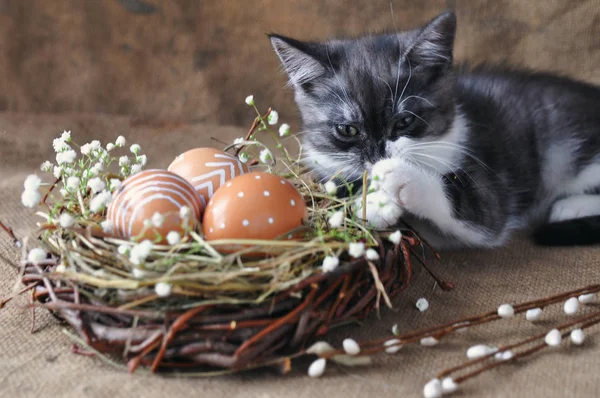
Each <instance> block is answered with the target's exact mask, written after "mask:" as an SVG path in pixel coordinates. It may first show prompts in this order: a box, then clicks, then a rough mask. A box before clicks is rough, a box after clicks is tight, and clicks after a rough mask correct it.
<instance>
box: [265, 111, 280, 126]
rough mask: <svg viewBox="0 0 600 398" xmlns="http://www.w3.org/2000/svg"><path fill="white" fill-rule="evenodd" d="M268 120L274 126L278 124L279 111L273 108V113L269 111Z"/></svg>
mask: <svg viewBox="0 0 600 398" xmlns="http://www.w3.org/2000/svg"><path fill="white" fill-rule="evenodd" d="M267 122H268V123H269V124H270V125H271V126H273V125H275V124H277V122H279V113H278V112H277V111H276V110H275V109H273V110H272V111H271V113H269V116H267Z"/></svg>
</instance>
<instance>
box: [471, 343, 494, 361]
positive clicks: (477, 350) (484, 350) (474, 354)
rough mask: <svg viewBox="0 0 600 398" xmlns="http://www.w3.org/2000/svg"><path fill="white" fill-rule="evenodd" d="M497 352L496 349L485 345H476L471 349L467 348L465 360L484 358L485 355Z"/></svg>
mask: <svg viewBox="0 0 600 398" xmlns="http://www.w3.org/2000/svg"><path fill="white" fill-rule="evenodd" d="M496 351H498V348H497V347H494V346H489V345H485V344H477V345H474V346H472V347H469V349H468V350H467V358H469V359H477V358H482V357H485V356H486V355H490V354H493V353H495V352H496Z"/></svg>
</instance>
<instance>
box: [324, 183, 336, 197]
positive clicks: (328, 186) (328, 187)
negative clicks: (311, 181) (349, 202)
mask: <svg viewBox="0 0 600 398" xmlns="http://www.w3.org/2000/svg"><path fill="white" fill-rule="evenodd" d="M325 192H327V193H328V194H329V195H335V193H336V192H337V185H335V182H333V181H327V182H326V183H325Z"/></svg>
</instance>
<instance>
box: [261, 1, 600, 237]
mask: <svg viewBox="0 0 600 398" xmlns="http://www.w3.org/2000/svg"><path fill="white" fill-rule="evenodd" d="M455 31H456V17H455V15H454V14H453V13H450V12H449V13H445V14H442V15H440V16H438V17H437V18H435V19H434V20H433V21H431V22H430V23H429V24H428V25H426V26H425V27H424V28H422V29H418V30H412V31H406V32H400V33H393V34H382V35H370V36H364V37H361V38H358V39H349V40H332V41H328V42H326V43H313V42H302V41H298V40H294V39H291V38H287V37H283V36H280V35H270V39H271V43H272V45H273V47H274V48H275V51H276V52H277V55H278V56H279V58H280V59H281V62H282V64H283V67H284V69H285V70H286V72H287V74H288V75H289V79H290V84H291V85H292V86H293V87H294V90H295V100H296V103H297V105H298V107H299V109H300V112H301V116H302V120H303V124H304V130H305V131H304V134H303V143H304V149H305V153H306V154H307V159H306V161H307V163H308V164H309V165H310V166H312V167H313V168H314V171H315V172H316V173H317V174H318V175H319V177H320V178H322V179H324V180H327V179H330V178H332V177H339V178H340V179H344V180H346V181H357V182H358V181H360V179H361V178H362V174H363V172H364V171H368V172H369V173H371V176H373V175H376V176H378V178H376V179H378V180H379V181H377V184H376V185H377V187H378V191H377V192H374V193H371V194H370V196H371V195H375V196H376V200H375V201H370V203H374V202H382V204H383V203H386V202H387V203H388V204H387V205H385V206H386V207H387V210H386V211H380V209H378V206H377V205H375V206H371V208H369V207H368V208H367V215H368V218H369V221H370V222H371V223H372V224H373V225H375V226H376V227H379V228H393V227H394V226H396V225H398V223H399V220H400V219H403V220H406V221H407V222H408V223H409V224H410V225H412V226H413V227H415V229H416V230H417V231H418V232H420V233H421V234H422V235H423V236H424V237H425V238H426V239H428V240H429V241H431V243H432V244H434V245H436V246H438V247H457V246H469V247H496V246H500V245H502V244H504V243H505V242H506V241H507V239H509V238H510V237H511V235H513V233H514V232H515V231H517V230H522V229H534V228H537V229H538V230H539V231H542V232H541V234H539V235H538V237H540V238H539V240H540V241H546V243H561V242H566V241H568V240H569V239H571V240H573V241H574V242H572V243H577V239H573V237H574V236H575V235H573V234H577V233H578V231H579V234H580V235H582V236H580V238H581V241H582V242H583V241H586V239H587V240H588V241H595V240H600V232H599V231H600V228H598V227H599V226H600V223H598V220H599V218H598V216H600V195H599V193H600V88H598V87H595V86H592V85H589V84H585V83H581V82H576V81H573V80H570V79H567V78H562V77H557V76H553V75H549V74H543V73H534V72H529V71H517V70H510V69H506V68H498V67H496V68H492V67H478V68H474V69H470V70H469V69H465V68H462V69H460V68H455V67H454V66H453V44H454V36H455ZM586 217H591V218H586ZM584 218H586V219H584ZM565 220H576V222H578V223H580V224H579V226H578V227H575V228H573V225H578V224H572V223H571V224H569V223H568V222H566V221H565ZM586 220H591V221H592V223H593V222H595V223H597V225H595V227H596V228H595V229H594V228H592V230H585V231H587V232H586V233H585V234H581V231H584V230H582V229H581V227H582V226H581V223H582V222H584V224H585V225H588V224H586V223H585V222H586ZM561 225H562V226H565V228H562V229H561V228H558V229H557V228H554V229H547V228H546V227H547V226H554V227H556V226H561ZM569 225H571V230H569V229H568V226H569ZM585 225H584V227H585ZM540 227H541V228H540ZM545 228H546V229H545ZM544 230H549V231H552V233H551V234H548V233H546V234H544V232H543V231H544ZM560 231H563V232H564V231H567V232H569V231H570V232H569V233H570V234H571V235H568V236H566V237H565V236H564V235H563V236H561V234H560ZM552 241H554V242H552ZM586 243H589V242H586Z"/></svg>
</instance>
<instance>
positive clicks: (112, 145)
mask: <svg viewBox="0 0 600 398" xmlns="http://www.w3.org/2000/svg"><path fill="white" fill-rule="evenodd" d="M113 149H115V144H113V143H112V142H109V143H108V144H106V150H107V151H108V152H110V151H112V150H113Z"/></svg>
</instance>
